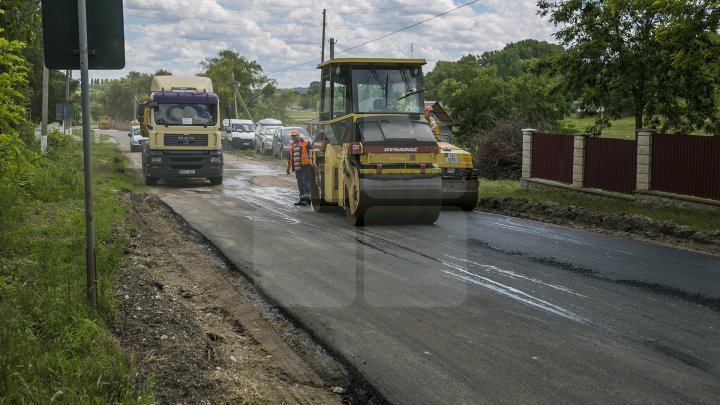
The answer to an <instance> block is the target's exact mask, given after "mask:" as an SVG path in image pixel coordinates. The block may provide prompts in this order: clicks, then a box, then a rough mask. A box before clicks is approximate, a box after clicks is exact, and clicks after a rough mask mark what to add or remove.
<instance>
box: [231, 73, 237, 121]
mask: <svg viewBox="0 0 720 405" xmlns="http://www.w3.org/2000/svg"><path fill="white" fill-rule="evenodd" d="M230 86H231V87H230V90H231V91H232V93H233V101H234V102H235V110H234V111H235V118H236V119H237V117H238V116H237V93H238V92H237V87H236V86H237V84H236V83H235V72H232V81H231V82H230Z"/></svg>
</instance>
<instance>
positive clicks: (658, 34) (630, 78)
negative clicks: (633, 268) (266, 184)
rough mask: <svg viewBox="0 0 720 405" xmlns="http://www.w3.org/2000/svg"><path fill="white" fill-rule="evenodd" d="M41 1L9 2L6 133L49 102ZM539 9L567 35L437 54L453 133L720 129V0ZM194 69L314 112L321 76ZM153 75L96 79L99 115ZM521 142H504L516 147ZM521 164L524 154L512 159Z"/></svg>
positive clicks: (250, 66) (65, 81) (273, 102)
mask: <svg viewBox="0 0 720 405" xmlns="http://www.w3.org/2000/svg"><path fill="white" fill-rule="evenodd" d="M39 6H40V2H39V1H38V0H5V1H4V2H3V3H2V4H1V5H0V29H2V30H3V31H2V33H1V34H0V35H2V38H1V39H2V41H3V42H2V43H0V52H2V54H1V55H0V85H2V88H4V89H8V90H7V91H4V92H0V97H1V98H2V99H0V101H1V103H0V132H2V133H3V134H13V133H16V134H18V136H19V137H20V138H21V139H23V140H24V141H27V142H32V141H33V139H32V138H33V137H32V136H31V134H30V133H29V130H27V127H29V126H30V123H31V122H38V121H39V120H40V113H41V100H42V94H41V91H42V63H43V62H42V54H43V52H42V43H41V41H40V38H41V20H40V18H41V17H40V9H39ZM537 7H538V14H539V15H540V16H542V17H544V18H546V19H547V20H548V21H549V22H551V23H553V24H555V25H556V26H557V31H556V33H555V34H554V35H555V38H556V39H557V41H558V44H550V43H547V42H543V41H536V40H532V39H528V40H523V41H519V42H517V43H511V44H508V45H507V46H506V47H505V48H504V49H502V50H498V51H491V52H484V53H480V54H477V55H474V54H468V55H465V56H463V57H461V58H460V59H458V60H457V61H438V62H437V63H436V65H435V67H434V69H433V70H432V71H430V72H426V76H425V87H426V88H425V97H426V99H433V100H439V101H440V102H441V103H442V105H443V106H444V107H446V109H447V110H448V111H449V112H450V113H451V116H452V117H453V119H454V120H455V121H457V122H458V123H459V125H458V126H457V132H456V138H455V141H456V142H457V143H460V144H462V145H464V146H466V147H468V148H470V149H475V150H489V149H492V148H494V147H497V145H495V143H497V140H498V139H505V138H511V139H508V140H507V141H508V142H511V143H512V142H517V139H516V138H517V137H509V136H504V135H503V136H500V135H498V134H505V133H508V134H509V133H515V131H514V130H515V129H518V128H522V127H534V128H540V129H544V130H551V131H565V132H572V131H576V132H579V131H581V132H586V133H590V134H599V133H600V132H601V131H602V130H603V129H604V128H607V127H608V126H610V125H611V124H612V121H613V120H615V119H618V118H620V117H626V116H631V117H634V119H635V126H636V128H640V127H645V126H648V127H649V126H651V127H655V128H658V129H659V130H660V131H661V132H669V131H674V132H683V133H688V132H691V131H704V132H706V133H709V134H714V135H717V134H719V133H720V114H719V113H718V105H719V104H720V100H719V97H720V87H719V85H720V37H719V35H718V29H720V10H719V8H720V6H718V3H717V0H692V1H687V0H653V1H646V0H606V1H602V2H598V1H595V0H538V2H537ZM200 67H201V70H200V71H199V72H198V73H197V74H199V75H202V76H207V77H210V78H211V79H212V80H213V83H214V86H215V91H216V92H217V93H218V95H219V97H220V100H221V101H223V103H224V105H223V109H224V111H223V115H225V114H229V115H230V116H235V115H236V114H237V115H238V116H240V117H242V118H244V115H245V113H244V109H240V105H241V103H238V107H239V108H238V109H240V111H237V112H236V111H233V110H234V107H235V103H234V102H233V99H234V97H238V98H242V100H243V101H244V102H245V104H246V105H247V108H248V110H249V111H250V113H251V115H252V116H253V118H255V119H256V120H257V119H260V118H264V117H270V116H272V117H277V118H280V119H284V118H286V117H287V112H288V110H289V108H290V107H301V108H304V109H315V108H316V106H317V101H318V99H319V91H320V83H319V82H317V81H314V82H312V83H310V84H309V89H308V91H307V92H306V93H305V94H303V95H300V94H298V92H297V91H296V90H282V89H279V88H278V86H277V82H276V81H275V80H274V79H272V78H270V77H268V76H267V75H266V74H265V73H264V72H263V69H262V66H260V65H259V64H258V63H257V62H256V61H253V60H249V59H247V58H246V57H244V56H242V55H240V54H238V53H237V52H234V51H231V50H222V51H219V52H218V55H217V56H216V57H212V58H206V59H205V60H203V61H201V62H200ZM159 74H171V72H169V71H165V70H160V71H158V72H155V73H153V74H149V73H140V72H130V73H129V74H128V75H127V76H126V77H124V78H121V79H117V80H107V79H96V80H94V83H93V85H92V86H91V93H90V98H91V105H92V107H91V116H93V117H97V116H98V115H110V116H111V117H113V118H115V119H121V120H130V119H131V118H132V117H133V115H134V110H133V108H134V107H133V106H134V103H135V101H136V99H137V98H138V97H140V96H142V95H147V94H148V92H149V87H150V80H151V78H152V76H153V75H159ZM66 86H67V87H69V92H70V102H71V103H73V104H75V107H76V111H79V101H80V100H79V98H80V94H79V93H78V91H77V90H78V87H79V83H78V81H77V80H72V79H71V78H69V77H67V76H66V75H65V72H61V71H50V86H49V87H50V92H49V100H50V103H49V105H50V107H51V109H52V107H53V106H54V105H55V103H56V102H60V101H66V100H65V98H66V96H65V92H66V89H67V87H66ZM570 114H578V115H579V116H580V117H594V118H595V119H594V124H593V125H591V126H590V127H588V128H566V127H564V124H563V122H565V121H563V118H565V117H567V116H569V115H570ZM514 146H515V145H514V144H510V145H504V146H503V147H502V148H499V152H498V153H500V150H502V151H511V150H514V149H513V148H514ZM513 161H514V162H517V160H516V159H513Z"/></svg>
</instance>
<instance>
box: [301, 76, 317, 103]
mask: <svg viewBox="0 0 720 405" xmlns="http://www.w3.org/2000/svg"><path fill="white" fill-rule="evenodd" d="M319 101H320V82H319V81H317V80H315V81H313V82H311V83H310V86H309V87H308V90H307V91H306V92H305V94H303V95H302V98H301V99H300V106H301V107H302V108H304V109H306V110H315V109H316V108H317V106H318V102H319Z"/></svg>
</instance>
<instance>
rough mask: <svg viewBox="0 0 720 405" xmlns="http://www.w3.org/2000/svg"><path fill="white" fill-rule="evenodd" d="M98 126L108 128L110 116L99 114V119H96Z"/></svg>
mask: <svg viewBox="0 0 720 405" xmlns="http://www.w3.org/2000/svg"><path fill="white" fill-rule="evenodd" d="M98 128H99V129H110V117H108V116H107V115H101V116H100V119H99V120H98Z"/></svg>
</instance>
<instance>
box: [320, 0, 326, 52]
mask: <svg viewBox="0 0 720 405" xmlns="http://www.w3.org/2000/svg"><path fill="white" fill-rule="evenodd" d="M320 62H325V9H323V28H322V53H321V54H320Z"/></svg>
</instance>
